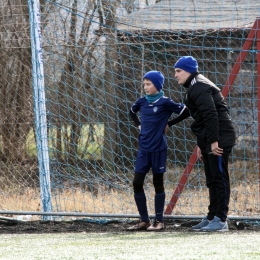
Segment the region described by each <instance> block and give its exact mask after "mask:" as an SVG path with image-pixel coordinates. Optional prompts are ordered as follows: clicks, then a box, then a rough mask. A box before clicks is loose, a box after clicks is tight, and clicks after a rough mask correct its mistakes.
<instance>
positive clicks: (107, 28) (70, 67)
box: [0, 0, 260, 216]
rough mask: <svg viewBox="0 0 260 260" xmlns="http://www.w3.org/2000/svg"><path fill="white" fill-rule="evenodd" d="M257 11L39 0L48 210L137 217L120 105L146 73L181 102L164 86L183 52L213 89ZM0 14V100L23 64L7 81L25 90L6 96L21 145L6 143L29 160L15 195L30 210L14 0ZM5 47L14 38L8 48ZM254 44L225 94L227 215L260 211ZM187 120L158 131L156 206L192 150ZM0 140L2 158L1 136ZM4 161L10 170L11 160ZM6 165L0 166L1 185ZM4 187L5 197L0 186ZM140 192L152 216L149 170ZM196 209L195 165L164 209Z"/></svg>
mask: <svg viewBox="0 0 260 260" xmlns="http://www.w3.org/2000/svg"><path fill="white" fill-rule="evenodd" d="M8 2H10V3H12V5H9V4H8ZM18 2H19V4H18ZM5 14H7V15H5ZM259 15H260V3H259V2H258V1H254V0H243V1H242V0H241V1H240V0H237V1H234V0H232V1H231V0H226V1H214V0H204V1H203V0H197V1H191V0H187V1H182V2H180V1H175V0H171V1H168V0H167V1H164V0H162V1H158V0H157V1H155V0H154V1H141V0H140V1H112V0H111V1H109V0H97V1H90V0H89V1H80V0H78V1H76V0H60V1H58V0H57V1H54V0H53V1H50V0H42V1H40V20H41V34H42V50H43V64H44V80H45V88H44V90H45V95H46V109H47V123H48V148H49V156H50V174H51V175H50V176H51V196H52V206H53V211H77V212H90V213H124V214H133V213H137V210H136V206H135V205H134V203H133V202H134V200H133V190H132V179H133V172H134V163H135V156H136V152H137V148H138V142H137V138H138V129H136V127H134V125H133V123H132V122H131V120H130V118H129V108H130V107H131V105H132V103H133V102H134V101H136V100H137V99H138V97H140V95H142V94H143V88H142V76H143V75H144V73H145V72H147V71H148V70H160V71H161V72H162V73H163V74H164V76H165V85H164V93H165V95H166V96H168V97H171V98H172V99H173V100H176V101H178V102H183V97H184V93H185V90H184V89H182V88H180V87H179V86H178V84H177V82H176V80H175V79H174V69H173V64H174V63H175V62H176V60H177V59H178V58H179V57H181V56H183V55H192V56H194V57H195V58H196V59H197V60H198V63H199V71H200V72H201V73H202V74H204V75H205V76H206V77H208V78H209V79H210V80H211V81H213V82H214V83H215V84H216V85H217V86H218V87H220V88H221V89H222V88H223V86H224V85H225V83H226V81H227V79H228V77H229V76H230V73H231V71H232V68H233V66H234V65H235V64H236V60H237V58H238V56H239V54H240V52H241V50H242V47H243V45H244V43H245V42H246V40H247V37H248V34H249V32H250V30H251V28H252V26H253V24H254V22H255V20H256V19H257V17H258V16H259ZM6 16H7V18H6ZM17 17H19V19H20V20H19V19H18V18H17ZM1 19H2V20H6V19H7V20H8V22H6V23H3V24H2V23H1V24H2V25H1V36H2V37H1V38H2V39H3V37H5V39H6V40H2V41H1V42H2V43H1V47H0V55H1V57H2V59H1V60H2V62H1V64H0V66H1V70H3V71H4V70H6V72H5V73H6V74H4V75H6V76H5V77H4V78H3V77H2V79H1V84H0V85H1V96H2V97H3V100H5V102H7V101H8V100H7V97H6V96H4V95H5V91H6V89H7V86H9V85H10V86H14V84H13V83H12V82H11V81H10V80H8V78H9V77H11V75H12V77H11V78H14V77H13V75H14V73H13V71H14V70H15V71H16V72H20V71H19V70H18V68H16V67H14V65H12V64H16V65H15V66H18V64H19V65H20V66H21V68H24V70H23V73H20V75H23V78H22V79H20V80H21V81H19V82H23V85H24V86H26V88H24V90H21V88H20V87H19V89H20V90H19V91H24V92H23V93H22V94H19V92H18V93H17V92H16V93H17V95H18V96H19V97H20V98H21V97H22V99H23V104H24V106H20V107H19V109H20V110H19V109H18V108H17V107H15V106H12V109H14V108H16V110H15V112H17V111H21V113H24V115H23V116H19V118H20V120H22V122H21V125H22V126H23V129H22V131H23V136H24V139H21V138H20V139H17V138H18V137H16V139H15V141H13V142H11V141H10V144H9V146H8V147H9V148H10V147H12V145H13V144H14V143H15V142H16V141H18V140H19V142H21V145H20V143H18V145H17V142H16V145H15V146H14V147H19V149H20V147H25V148H24V153H25V154H26V158H27V160H29V159H30V164H29V165H30V167H35V169H36V170H35V171H36V173H35V172H33V173H32V172H30V174H29V177H28V174H26V168H24V169H22V170H21V171H20V172H19V173H18V175H19V178H18V179H19V181H17V182H18V184H17V185H21V186H22V187H23V188H24V189H26V190H27V193H26V192H25V194H27V195H26V196H27V197H28V193H30V194H31V195H30V196H31V197H30V198H31V200H32V204H31V205H33V206H31V207H30V208H29V209H36V208H38V202H39V201H38V200H37V199H38V196H39V195H33V194H38V193H37V192H36V193H34V191H35V190H37V187H38V185H39V179H38V177H37V160H35V158H36V157H37V150H36V143H35V138H34V137H35V131H34V127H33V124H32V122H33V120H34V119H33V106H32V104H33V102H32V100H31V91H32V90H31V89H30V87H29V86H30V81H31V76H30V73H31V72H30V70H31V65H30V58H31V56H30V54H28V53H30V44H29V41H30V39H29V29H28V26H29V23H30V21H29V19H28V8H27V6H26V1H22V0H20V1H6V2H5V3H4V4H3V5H2V6H1ZM7 20H6V21H7ZM31 22H32V21H31ZM18 24H19V25H18ZM257 29H259V30H260V28H257ZM12 39H14V40H13V41H12ZM258 41H259V39H258ZM15 43H16V44H17V45H18V43H19V46H18V47H19V48H18V49H15V48H16V45H15ZM257 48H258V47H257V40H256V39H255V38H254V39H253V41H252V45H251V46H250V48H248V49H246V52H247V56H246V59H245V61H244V62H243V63H242V64H241V68H240V70H239V72H238V73H237V75H236V79H235V82H234V84H233V85H232V88H231V89H230V91H229V93H228V95H227V97H226V99H227V101H228V104H229V106H230V112H231V117H232V121H233V122H234V125H235V128H236V132H237V145H236V146H235V147H234V150H233V152H232V156H231V158H230V179H231V188H232V190H231V191H232V194H231V203H230V214H231V215H232V214H233V215H241V216H244V215H246V216H254V215H257V214H258V213H259V210H260V209H259V207H260V204H259V190H258V189H259V187H258V177H259V176H258V172H259V170H258V156H259V155H258V146H259V144H258V116H257V115H258V97H257V93H258V87H260V86H259V85H257V66H260V64H257V51H259V50H257ZM12 57H15V59H14V58H12ZM5 60H6V62H4V61H5ZM12 61H13V63H12ZM15 61H17V62H15ZM8 68H10V69H9V71H7V70H8ZM11 68H12V69H11ZM21 68H20V69H21ZM17 86H18V85H17ZM42 91H43V90H42ZM9 94H11V92H10V93H9ZM5 104H6V103H1V107H2V108H1V113H4V112H5V111H8V113H10V111H12V109H8V107H7V106H6V105H5ZM8 113H7V115H8ZM7 117H8V116H6V117H5V118H7ZM1 118H4V117H1ZM9 118H10V117H9ZM28 122H30V123H28ZM191 122H192V120H191V119H187V120H185V121H184V122H181V123H179V124H178V125H176V126H174V127H173V128H172V129H171V130H169V131H168V132H167V138H168V145H169V152H168V162H167V172H166V173H165V188H166V204H167V203H169V200H170V198H171V196H172V194H173V192H174V190H175V189H176V187H177V186H178V182H179V180H180V178H181V176H182V174H183V172H184V169H185V167H186V166H187V163H188V161H189V159H190V157H191V155H192V153H193V150H194V147H195V145H196V140H195V137H194V136H193V134H192V133H191V130H190V124H191ZM16 123H17V121H15V123H14V122H13V121H11V120H10V121H6V122H5V121H4V120H3V119H2V125H3V127H4V128H6V129H7V127H8V124H10V128H12V129H13V128H14V126H15V125H17V124H16ZM1 137H2V139H3V141H2V144H3V145H2V152H3V153H4V150H3V149H4V148H5V146H4V138H6V137H7V136H6V135H4V134H2V135H1ZM29 139H30V142H29V145H28V140H29ZM25 144H27V148H26V146H25ZM8 150H11V149H8ZM10 152H11V151H10ZM14 154H16V153H15V152H14ZM19 154H21V153H20V152H19ZM8 156H9V155H8ZM8 158H9V157H8ZM10 158H11V157H10ZM7 161H10V160H9V159H7ZM16 164H18V165H22V163H21V160H20V161H19V162H18V163H16ZM5 165H6V164H5ZM11 165H12V164H11ZM5 167H7V166H5ZM8 167H12V166H8ZM10 169H12V168H8V169H7V170H6V171H4V175H5V177H6V179H7V180H8V182H10V180H9V179H10V178H11V174H10V171H11V170H10ZM33 169H34V168H33ZM26 176H27V177H26ZM26 178H29V179H30V181H29V182H26V181H25V180H26ZM3 183H4V182H3ZM28 189H29V191H28ZM31 189H33V191H32V190H31ZM7 192H9V194H10V193H12V192H13V191H12V190H11V188H10V189H9V188H8V189H7ZM145 192H146V194H147V198H148V206H149V212H150V213H153V210H154V209H153V208H154V205H153V203H154V202H153V199H154V188H153V185H152V177H151V174H150V173H149V174H148V175H147V178H146V181H145ZM33 196H36V199H35V200H36V202H35V201H34V198H33ZM9 207H10V208H9V209H17V208H18V206H17V205H13V206H9ZM207 207H208V194H207V189H206V186H205V176H204V171H203V165H202V164H201V163H200V162H198V161H197V162H195V164H194V166H193V168H192V170H191V173H190V175H189V178H188V181H187V183H186V185H185V187H184V189H183V191H182V193H181V195H180V197H179V199H178V203H177V204H176V206H175V208H174V214H194V215H198V214H199V215H200V214H205V212H206V211H207ZM23 209H27V210H28V208H26V207H23Z"/></svg>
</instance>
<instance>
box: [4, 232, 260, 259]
mask: <svg viewBox="0 0 260 260" xmlns="http://www.w3.org/2000/svg"><path fill="white" fill-rule="evenodd" d="M0 238H1V243H0V257H1V259H12V260H16V259H17V260H18V259H19V260H21V259H34V260H37V259H52V260H53V259H62V260H66V259H77V260H80V259H104V260H110V259H111V260H112V259H113V260H116V259H120V260H124V259H126V260H129V259H140V260H144V259H149V260H155V259H156V260H157V259H158V260H162V259H163V260H168V259H169V260H172V259H185V260H187V259H210V260H213V259H229V260H230V259H234V260H239V259H246V260H248V259H259V258H260V249H259V243H260V235H259V233H257V232H256V233H254V232H252V233H250V232H244V231H241V232H227V233H210V234H208V233H206V234H205V233H192V232H186V233H179V232H171V233H165V232H160V233H154V232H153V233H147V232H140V233H117V234H111V233H104V234H101V233H95V234H93V233H69V234H68V233H67V234H39V235H35V234H32V235H30V234H22V235H20V234H19V235H1V237H0Z"/></svg>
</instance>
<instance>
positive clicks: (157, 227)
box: [147, 220, 164, 231]
mask: <svg viewBox="0 0 260 260" xmlns="http://www.w3.org/2000/svg"><path fill="white" fill-rule="evenodd" d="M162 229H164V224H163V223H162V222H160V221H158V220H156V221H154V222H153V224H152V225H151V226H150V227H149V228H147V231H158V230H162Z"/></svg>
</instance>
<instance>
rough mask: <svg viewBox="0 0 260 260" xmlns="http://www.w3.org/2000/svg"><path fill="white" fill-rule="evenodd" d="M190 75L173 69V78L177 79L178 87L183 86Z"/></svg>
mask: <svg viewBox="0 0 260 260" xmlns="http://www.w3.org/2000/svg"><path fill="white" fill-rule="evenodd" d="M190 75H191V74H190V73H189V72H187V71H185V70H182V69H178V68H176V69H175V75H174V76H175V78H176V79H177V81H178V84H179V85H184V84H185V82H186V81H187V79H188V77H189V76H190Z"/></svg>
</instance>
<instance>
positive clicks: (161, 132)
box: [128, 71, 186, 231]
mask: <svg viewBox="0 0 260 260" xmlns="http://www.w3.org/2000/svg"><path fill="white" fill-rule="evenodd" d="M163 83H164V76H163V74H162V73H161V72H159V71H149V72H147V73H146V74H145V75H144V77H143V84H144V91H145V93H146V95H145V97H140V98H139V99H138V100H137V101H136V102H135V103H134V104H133V105H132V107H131V109H130V116H131V118H132V120H133V121H134V123H135V124H136V126H137V127H138V128H139V129H140V135H139V148H138V153H137V158H136V164H135V174H134V180H133V188H134V199H135V203H136V206H137V209H138V212H139V214H140V222H139V223H138V224H136V225H134V226H132V227H130V228H128V230H149V231H154V230H160V229H163V228H164V224H163V211H164V203H165V192H164V183H163V175H164V172H165V171H166V158H167V141H166V135H165V128H166V126H167V122H168V119H169V117H170V116H171V114H172V113H173V112H174V113H176V114H178V115H180V114H182V113H183V111H186V110H185V106H184V105H183V104H180V103H176V102H174V101H172V100H171V99H169V98H167V97H165V96H163V94H164V92H163V91H162V88H163ZM137 112H139V113H140V117H141V122H140V121H139V118H138V116H137V115H136V113H137ZM150 168H152V172H153V185H154V188H155V198H154V204H155V216H156V217H155V221H154V223H153V224H151V222H150V220H149V216H148V211H147V204H146V196H145V193H144V189H143V184H144V180H145V176H146V174H147V173H148V172H149V170H150Z"/></svg>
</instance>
